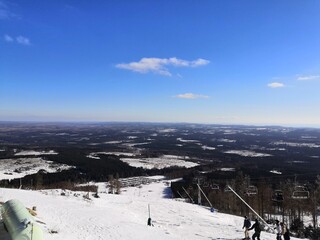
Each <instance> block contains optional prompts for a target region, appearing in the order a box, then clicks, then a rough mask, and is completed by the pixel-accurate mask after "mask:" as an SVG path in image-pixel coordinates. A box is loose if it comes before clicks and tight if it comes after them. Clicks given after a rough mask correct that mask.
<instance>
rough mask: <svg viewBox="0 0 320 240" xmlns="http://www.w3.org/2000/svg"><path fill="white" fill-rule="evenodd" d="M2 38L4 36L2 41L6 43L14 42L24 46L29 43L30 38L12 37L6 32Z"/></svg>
mask: <svg viewBox="0 0 320 240" xmlns="http://www.w3.org/2000/svg"><path fill="white" fill-rule="evenodd" d="M3 38H4V41H6V42H8V43H12V42H15V43H18V44H21V45H25V46H29V45H31V42H30V39H29V38H27V37H24V36H18V37H12V36H10V35H8V34H5V35H4V37H3Z"/></svg>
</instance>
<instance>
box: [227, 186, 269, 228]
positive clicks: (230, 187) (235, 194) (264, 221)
mask: <svg viewBox="0 0 320 240" xmlns="http://www.w3.org/2000/svg"><path fill="white" fill-rule="evenodd" d="M228 188H229V189H230V190H231V191H232V192H233V193H234V194H235V195H236V196H237V197H238V198H239V199H240V200H241V201H242V202H243V203H244V204H245V205H247V207H248V208H249V209H250V210H251V211H252V212H253V213H254V214H255V215H256V216H257V217H258V218H260V220H261V221H262V222H263V223H264V224H265V225H266V226H267V227H268V228H269V229H270V230H271V231H272V232H274V229H272V228H271V227H270V226H269V224H268V223H267V222H266V221H265V220H264V219H263V218H262V217H260V215H259V214H258V213H257V212H256V211H255V210H254V209H253V208H252V207H251V206H250V205H249V204H248V203H247V202H246V201H245V200H243V198H242V197H240V195H239V194H238V193H236V191H235V190H233V188H232V187H230V186H229V185H228Z"/></svg>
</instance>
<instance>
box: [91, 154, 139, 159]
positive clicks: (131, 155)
mask: <svg viewBox="0 0 320 240" xmlns="http://www.w3.org/2000/svg"><path fill="white" fill-rule="evenodd" d="M99 154H101V155H103V154H104V155H115V156H128V157H134V156H135V155H136V154H134V153H129V152H93V153H90V154H89V155H88V156H87V158H92V159H100V157H99V156H98V155H99Z"/></svg>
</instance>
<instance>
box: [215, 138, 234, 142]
mask: <svg viewBox="0 0 320 240" xmlns="http://www.w3.org/2000/svg"><path fill="white" fill-rule="evenodd" d="M218 141H219V142H226V143H235V142H237V140H234V139H227V138H221V139H218Z"/></svg>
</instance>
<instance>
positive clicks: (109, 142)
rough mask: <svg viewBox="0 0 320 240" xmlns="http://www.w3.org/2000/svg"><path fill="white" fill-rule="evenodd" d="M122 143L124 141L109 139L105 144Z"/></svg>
mask: <svg viewBox="0 0 320 240" xmlns="http://www.w3.org/2000/svg"><path fill="white" fill-rule="evenodd" d="M120 143H122V141H108V142H104V144H120Z"/></svg>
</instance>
